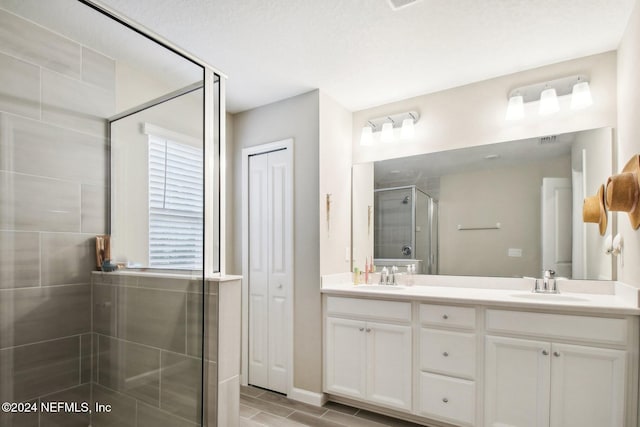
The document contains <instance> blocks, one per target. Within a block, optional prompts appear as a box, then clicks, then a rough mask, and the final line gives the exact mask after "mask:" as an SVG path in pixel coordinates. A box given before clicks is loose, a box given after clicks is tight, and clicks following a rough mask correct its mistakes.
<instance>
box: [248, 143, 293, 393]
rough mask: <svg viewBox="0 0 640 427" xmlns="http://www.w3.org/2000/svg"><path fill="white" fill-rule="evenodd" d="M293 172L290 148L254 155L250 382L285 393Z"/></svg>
mask: <svg viewBox="0 0 640 427" xmlns="http://www.w3.org/2000/svg"><path fill="white" fill-rule="evenodd" d="M290 173H291V166H290V164H289V156H288V155H287V152H286V150H279V151H273V152H270V153H266V154H260V155H256V156H252V157H250V159H249V176H250V178H249V278H248V280H249V294H250V296H249V383H250V384H253V385H256V386H259V387H264V388H267V389H270V390H274V391H277V392H280V393H286V392H287V382H288V381H287V379H288V372H289V345H288V342H287V330H289V326H290V325H289V323H290V321H291V320H290V319H289V314H288V307H289V298H291V289H292V281H291V277H292V271H293V270H292V265H291V260H292V248H291V242H292V239H291V237H292V235H291V234H292V224H293V217H292V212H291V206H292V204H291V195H292V191H293V189H292V188H291V184H290V183H291V180H290V179H289V174H290Z"/></svg>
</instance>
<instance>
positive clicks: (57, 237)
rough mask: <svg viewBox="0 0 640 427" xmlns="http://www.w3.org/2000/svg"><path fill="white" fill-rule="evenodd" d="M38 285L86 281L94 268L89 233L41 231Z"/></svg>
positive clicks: (87, 281)
mask: <svg viewBox="0 0 640 427" xmlns="http://www.w3.org/2000/svg"><path fill="white" fill-rule="evenodd" d="M41 239H42V240H41V244H42V254H41V257H42V286H48V285H63V284H70V283H89V282H90V281H91V271H92V270H93V269H94V268H95V264H96V258H95V252H96V249H95V243H94V240H93V237H92V236H90V235H87V234H76V233H73V234H72V233H42V237H41Z"/></svg>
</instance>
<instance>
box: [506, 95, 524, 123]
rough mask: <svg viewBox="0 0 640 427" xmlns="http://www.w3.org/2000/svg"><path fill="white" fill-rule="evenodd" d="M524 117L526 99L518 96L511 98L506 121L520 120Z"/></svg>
mask: <svg viewBox="0 0 640 427" xmlns="http://www.w3.org/2000/svg"><path fill="white" fill-rule="evenodd" d="M523 117H524V98H523V97H522V95H519V94H516V95H513V96H511V97H510V98H509V105H508V106H507V115H506V116H505V120H520V119H521V118H523Z"/></svg>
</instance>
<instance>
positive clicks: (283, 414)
mask: <svg viewBox="0 0 640 427" xmlns="http://www.w3.org/2000/svg"><path fill="white" fill-rule="evenodd" d="M240 426H241V427H255V426H269V427H275V426H277V427H289V426H292V427H293V426H298V427H299V426H313V427H316V426H317V427H383V426H392V427H412V426H420V424H415V423H411V422H408V421H403V420H398V419H396V418H391V417H387V416H385V415H379V414H375V413H373V412H369V411H365V410H363V409H358V408H353V407H351V406H346V405H341V404H339V403H333V402H329V403H327V404H326V405H324V406H323V407H321V408H319V407H317V406H312V405H307V404H305V403H300V402H296V401H294V400H290V399H287V398H286V397H284V396H282V395H280V394H278V393H273V392H271V391H266V390H262V389H260V388H256V387H251V386H249V387H241V389H240Z"/></svg>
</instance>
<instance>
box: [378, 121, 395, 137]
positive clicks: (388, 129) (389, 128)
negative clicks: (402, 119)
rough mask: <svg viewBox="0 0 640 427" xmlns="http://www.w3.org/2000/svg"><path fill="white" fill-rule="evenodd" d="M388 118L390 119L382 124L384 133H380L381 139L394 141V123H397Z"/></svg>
mask: <svg viewBox="0 0 640 427" xmlns="http://www.w3.org/2000/svg"><path fill="white" fill-rule="evenodd" d="M388 119H389V121H388V122H386V123H384V124H383V125H382V134H381V135H380V141H382V142H384V143H389V142H393V125H395V122H394V121H393V119H391V118H388Z"/></svg>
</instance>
